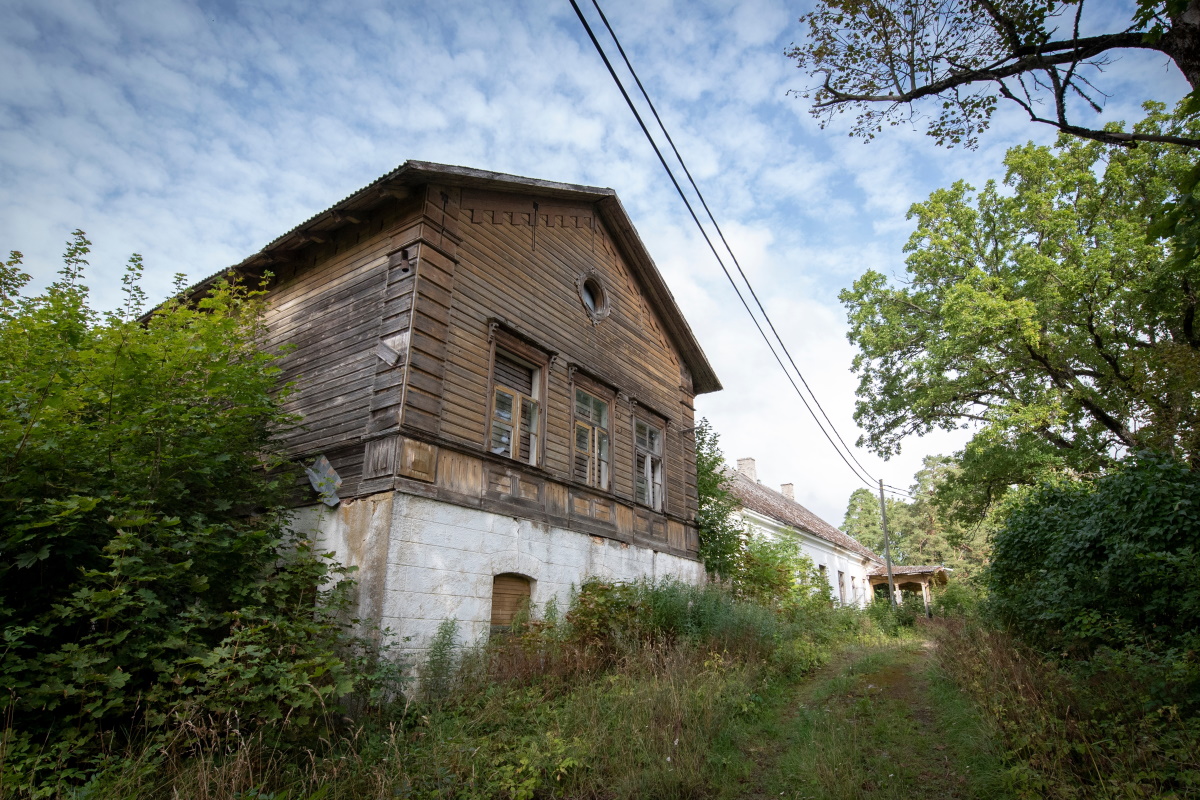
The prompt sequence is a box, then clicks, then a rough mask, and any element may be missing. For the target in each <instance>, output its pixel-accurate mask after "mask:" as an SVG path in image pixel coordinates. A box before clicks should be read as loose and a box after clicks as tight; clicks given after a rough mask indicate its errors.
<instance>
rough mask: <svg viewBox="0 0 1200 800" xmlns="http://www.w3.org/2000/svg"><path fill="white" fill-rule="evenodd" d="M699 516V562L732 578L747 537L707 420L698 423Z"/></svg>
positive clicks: (697, 492) (719, 451) (715, 440)
mask: <svg viewBox="0 0 1200 800" xmlns="http://www.w3.org/2000/svg"><path fill="white" fill-rule="evenodd" d="M695 433H696V494H697V495H698V496H699V505H698V508H697V512H696V520H697V525H698V527H699V532H700V558H701V560H703V561H704V568H705V569H706V570H708V572H709V574H711V575H716V576H718V577H719V578H721V579H724V580H728V579H730V578H732V577H733V574H734V572H735V570H736V568H737V564H738V559H739V556H740V555H741V552H742V540H743V538H744V536H745V534H744V531H743V528H742V522H741V518H740V517H739V516H738V507H739V506H738V501H737V498H735V497H734V496H733V494H731V493H730V491H729V479H728V478H727V477H726V476H725V455H724V454H723V453H722V452H721V446H720V440H719V437H718V436H717V432H716V431H714V430H713V429H712V426H711V425H710V424H709V422H708V420H707V419H701V420H700V421H699V422H697V423H696V431H695Z"/></svg>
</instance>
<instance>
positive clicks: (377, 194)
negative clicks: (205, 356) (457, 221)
mask: <svg viewBox="0 0 1200 800" xmlns="http://www.w3.org/2000/svg"><path fill="white" fill-rule="evenodd" d="M426 183H440V184H444V185H447V186H456V187H464V186H469V187H471V188H476V189H485V190H492V191H508V192H512V191H525V192H529V191H533V192H536V193H537V194H539V195H543V196H546V197H553V198H556V199H560V200H569V201H575V202H583V203H595V204H596V205H597V206H598V208H599V209H600V213H601V215H602V217H603V219H604V221H605V222H606V223H607V225H608V227H609V229H610V230H611V231H612V234H613V236H614V238H615V239H616V243H617V245H618V247H620V248H621V251H622V253H623V254H624V255H625V257H626V258H627V259H628V260H629V261H630V262H631V265H632V266H633V268H634V271H635V273H636V274H637V276H638V277H639V279H640V280H641V282H642V284H643V287H644V289H645V291H646V292H647V294H648V295H649V298H650V300H651V302H652V304H653V306H654V307H655V308H657V309H659V310H660V311H661V312H662V316H663V321H664V324H665V326H666V328H667V332H668V335H669V336H670V337H671V341H672V342H674V343H675V346H676V347H677V348H678V349H679V351H680V355H681V356H682V358H683V362H684V363H685V364H687V366H688V369H689V370H690V371H691V374H692V389H693V392H694V393H695V394H707V393H709V392H716V391H720V389H721V388H722V387H721V382H720V380H718V379H717V375H716V372H714V370H713V368H712V365H711V364H710V363H709V361H708V357H707V356H705V355H704V351H703V350H702V349H701V348H700V343H699V341H697V339H696V336H695V334H694V333H693V332H692V329H691V326H689V325H688V323H687V320H686V319H685V318H684V316H683V312H682V311H681V310H680V309H679V305H678V303H676V301H675V296H674V295H673V294H671V290H670V289H669V288H668V287H667V284H666V281H664V280H663V277H662V273H660V272H659V271H658V267H657V266H656V265H655V263H654V259H653V258H651V257H650V252H649V251H648V250H647V249H646V245H645V244H644V243H643V242H642V239H641V236H639V235H638V232H637V230H636V229H635V228H634V226H633V222H632V220H630V218H629V215H628V214H627V213H626V212H625V207H624V206H623V205H621V201H620V200H619V199H618V198H617V193H616V191H614V190H613V189H609V188H602V187H597V186H584V185H580V184H572V183H559V182H557V181H545V180H540V179H537V178H525V177H521V176H519V175H509V174H507V173H503V172H490V171H488V170H481V169H474V168H471V167H460V166H454V165H451V164H437V163H433V162H430V161H405V162H404V163H403V164H401V165H400V166H398V167H397V168H396V169H394V170H392V171H391V172H389V173H387V174H385V175H383V176H381V177H379V178H377V179H376V180H374V181H372V182H371V183H369V184H367V185H366V186H364V187H363V188H361V189H359V190H358V191H356V192H354V193H353V194H350V195H349V196H347V197H345V198H344V199H342V200H340V201H338V202H337V203H334V204H333V205H332V206H330V207H329V208H327V209H325V210H324V211H322V212H320V213H319V214H315V215H314V216H312V217H310V218H309V219H307V220H305V221H304V222H302V223H300V224H299V225H297V226H296V227H294V228H292V229H291V230H290V231H288V232H287V233H285V234H283V235H282V236H279V237H277V238H276V239H274V240H273V241H271V242H270V243H268V244H267V245H266V246H265V247H263V248H262V249H261V250H259V251H258V252H257V253H255V254H253V255H251V256H249V257H247V258H245V259H243V260H242V261H241V262H240V263H238V264H236V265H234V266H232V267H229V268H227V269H223V270H220V271H218V272H215V273H213V274H212V275H209V276H208V277H207V278H204V279H203V280H201V281H199V282H197V283H196V284H194V285H193V286H191V287H190V288H188V289H187V290H186V291H185V294H188V295H192V294H196V293H198V292H202V291H204V290H205V289H206V288H208V287H209V286H210V285H212V283H213V282H214V281H216V280H217V279H219V278H220V277H221V276H223V275H227V274H229V273H230V272H234V273H236V274H257V273H259V272H261V271H262V270H264V269H267V268H269V266H270V264H271V263H273V262H274V261H275V260H276V258H277V256H276V255H275V254H276V253H279V252H282V251H290V250H294V249H297V248H298V247H302V246H304V245H306V244H308V243H309V242H310V241H313V240H314V238H315V237H319V236H320V235H321V234H326V233H329V232H332V231H333V230H334V229H336V228H337V227H339V226H341V225H342V224H344V223H345V220H346V216H347V215H348V214H352V213H353V212H354V211H364V210H369V209H372V208H374V207H376V206H378V205H380V204H381V203H383V202H385V201H386V200H387V199H388V198H389V197H403V195H404V192H405V191H406V190H407V189H408V188H409V187H413V186H420V185H423V184H426Z"/></svg>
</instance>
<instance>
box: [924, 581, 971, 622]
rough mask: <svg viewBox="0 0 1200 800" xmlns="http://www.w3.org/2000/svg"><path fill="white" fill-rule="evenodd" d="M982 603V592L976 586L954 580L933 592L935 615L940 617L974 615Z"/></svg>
mask: <svg viewBox="0 0 1200 800" xmlns="http://www.w3.org/2000/svg"><path fill="white" fill-rule="evenodd" d="M979 603H980V591H979V588H978V587H977V586H975V584H973V583H970V582H967V581H958V580H952V581H950V582H948V583H947V584H946V585H944V586H941V587H938V588H935V589H934V591H933V613H934V615H935V616H939V617H961V616H965V615H968V614H974V613H975V612H976V611H977V610H978V608H979Z"/></svg>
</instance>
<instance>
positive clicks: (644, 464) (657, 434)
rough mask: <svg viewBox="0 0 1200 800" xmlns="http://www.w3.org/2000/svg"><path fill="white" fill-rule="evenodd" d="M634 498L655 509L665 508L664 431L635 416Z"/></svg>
mask: <svg viewBox="0 0 1200 800" xmlns="http://www.w3.org/2000/svg"><path fill="white" fill-rule="evenodd" d="M633 440H634V441H633V455H634V458H633V467H634V474H633V494H634V499H635V500H637V502H639V503H641V504H642V505H644V506H649V507H650V508H653V509H654V510H655V511H662V509H663V465H662V453H663V432H662V429H661V428H658V427H656V426H654V425H651V424H650V423H648V422H644V421H643V420H640V419H637V418H635V419H634V421H633Z"/></svg>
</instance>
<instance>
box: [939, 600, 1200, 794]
mask: <svg viewBox="0 0 1200 800" xmlns="http://www.w3.org/2000/svg"><path fill="white" fill-rule="evenodd" d="M930 630H932V631H933V632H934V635H935V637H936V641H937V654H938V660H939V662H940V664H941V666H942V668H943V669H944V670H945V672H946V673H947V674H948V675H949V676H950V677H951V678H952V679H953V681H954V682H955V683H956V685H957V686H958V687H959V688H960V689H962V690H963V691H965V692H967V693H968V694H969V695H970V696H971V697H972V698H973V700H974V701H975V702H976V703H977V704H978V705H979V707H980V708H981V710H982V711H983V713H984V714H985V716H986V717H987V718H988V719H989V720H990V722H991V723H992V724H993V725H994V726H995V727H996V729H997V730H998V731H999V733H1000V735H1001V737H1002V739H1003V742H1004V745H1005V748H1006V749H1007V751H1008V760H1009V762H1010V764H1011V769H1012V771H1013V777H1014V779H1015V781H1016V783H1017V784H1018V785H1019V786H1020V787H1021V789H1022V791H1023V795H1022V796H1025V797H1039V798H1040V797H1052V798H1060V797H1061V798H1132V797H1163V798H1182V797H1200V719H1198V718H1197V716H1196V714H1195V710H1196V709H1194V708H1189V706H1188V704H1187V703H1186V700H1187V696H1188V695H1187V691H1186V690H1187V684H1188V676H1187V675H1183V674H1181V673H1180V670H1179V668H1178V663H1174V664H1173V663H1172V661H1171V660H1170V659H1162V658H1160V657H1156V656H1153V655H1151V654H1148V653H1138V652H1136V651H1132V650H1127V651H1123V652H1117V651H1103V650H1102V651H1100V652H1098V653H1096V654H1095V655H1094V656H1093V657H1092V658H1090V659H1089V660H1088V661H1085V662H1061V663H1058V662H1054V661H1051V660H1048V659H1047V658H1045V657H1043V656H1041V655H1039V654H1037V653H1035V652H1033V651H1032V650H1030V649H1029V648H1028V647H1026V646H1024V645H1022V644H1021V643H1019V642H1018V641H1016V640H1015V639H1014V638H1013V637H1012V636H1011V635H1009V634H1007V633H1004V632H1002V631H999V630H995V629H992V628H989V627H987V626H986V625H984V624H982V623H980V622H978V621H973V620H966V619H962V618H958V619H954V618H951V619H946V620H940V621H938V622H937V624H934V625H932V626H931V627H930ZM1170 698H1174V699H1175V700H1176V702H1171V701H1170ZM1179 700H1182V701H1183V702H1182V703H1181V702H1178V701H1179Z"/></svg>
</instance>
